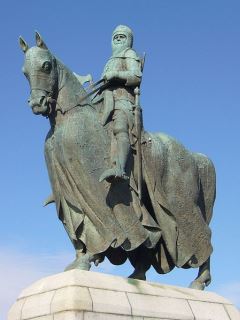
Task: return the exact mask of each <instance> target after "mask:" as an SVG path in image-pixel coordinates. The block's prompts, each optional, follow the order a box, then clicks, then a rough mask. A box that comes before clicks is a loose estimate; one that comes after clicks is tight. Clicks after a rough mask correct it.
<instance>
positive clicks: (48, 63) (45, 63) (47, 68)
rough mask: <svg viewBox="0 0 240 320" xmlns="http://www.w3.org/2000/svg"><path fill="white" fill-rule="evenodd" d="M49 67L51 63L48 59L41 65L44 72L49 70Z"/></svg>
mask: <svg viewBox="0 0 240 320" xmlns="http://www.w3.org/2000/svg"><path fill="white" fill-rule="evenodd" d="M51 68H52V65H51V63H50V62H49V61H45V62H44V63H43V65H42V69H43V70H44V71H45V72H50V71H51Z"/></svg>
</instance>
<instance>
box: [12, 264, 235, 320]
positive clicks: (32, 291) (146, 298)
mask: <svg viewBox="0 0 240 320" xmlns="http://www.w3.org/2000/svg"><path fill="white" fill-rule="evenodd" d="M27 319H29V320H30V319H31V320H110V319H111V320H115V319H116V320H130V319H134V320H154V319H162V320H163V319H165V320H166V319H174V320H194V319H195V320H220V319H221V320H230V319H231V320H239V319H240V314H239V311H238V310H237V308H236V307H234V305H233V304H232V303H231V302H229V301H228V300H226V299H225V298H223V297H221V296H219V295H217V294H215V293H213V292H203V291H198V290H194V289H187V288H181V287H174V286H168V285H161V284H159V283H151V282H145V281H140V280H133V279H126V278H122V277H117V276H112V275H107V274H102V273H96V272H89V271H81V270H71V271H67V272H63V273H59V274H56V275H53V276H50V277H46V278H43V279H41V280H39V281H37V282H35V283H34V284H32V285H31V286H29V287H28V288H26V289H24V290H23V291H22V293H21V294H20V296H19V298H18V299H17V301H16V303H15V304H14V305H13V306H12V307H11V309H10V311H9V314H8V320H27Z"/></svg>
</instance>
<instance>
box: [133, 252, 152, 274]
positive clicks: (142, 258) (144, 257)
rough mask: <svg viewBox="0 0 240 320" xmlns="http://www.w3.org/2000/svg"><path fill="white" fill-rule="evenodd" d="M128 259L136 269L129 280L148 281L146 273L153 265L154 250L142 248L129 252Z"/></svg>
mask: <svg viewBox="0 0 240 320" xmlns="http://www.w3.org/2000/svg"><path fill="white" fill-rule="evenodd" d="M128 258H129V260H130V262H131V264H132V266H133V267H134V271H133V273H132V274H131V275H130V276H129V277H128V278H131V279H138V280H146V272H147V271H148V269H149V268H150V267H151V263H152V250H151V249H147V248H146V247H144V246H140V247H139V248H137V249H135V250H134V251H131V252H128Z"/></svg>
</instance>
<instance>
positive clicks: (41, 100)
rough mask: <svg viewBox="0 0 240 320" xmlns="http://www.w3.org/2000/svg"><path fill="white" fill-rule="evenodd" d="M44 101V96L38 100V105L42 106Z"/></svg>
mask: <svg viewBox="0 0 240 320" xmlns="http://www.w3.org/2000/svg"><path fill="white" fill-rule="evenodd" d="M44 99H45V96H42V97H41V99H40V104H43V101H44Z"/></svg>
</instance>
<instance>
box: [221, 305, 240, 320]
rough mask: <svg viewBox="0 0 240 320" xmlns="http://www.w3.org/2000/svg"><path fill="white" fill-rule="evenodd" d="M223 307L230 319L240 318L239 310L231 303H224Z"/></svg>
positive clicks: (238, 319)
mask: <svg viewBox="0 0 240 320" xmlns="http://www.w3.org/2000/svg"><path fill="white" fill-rule="evenodd" d="M224 308H225V310H226V311H227V314H228V315H229V317H230V319H231V320H240V310H238V309H237V308H235V307H234V306H233V305H224Z"/></svg>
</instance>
